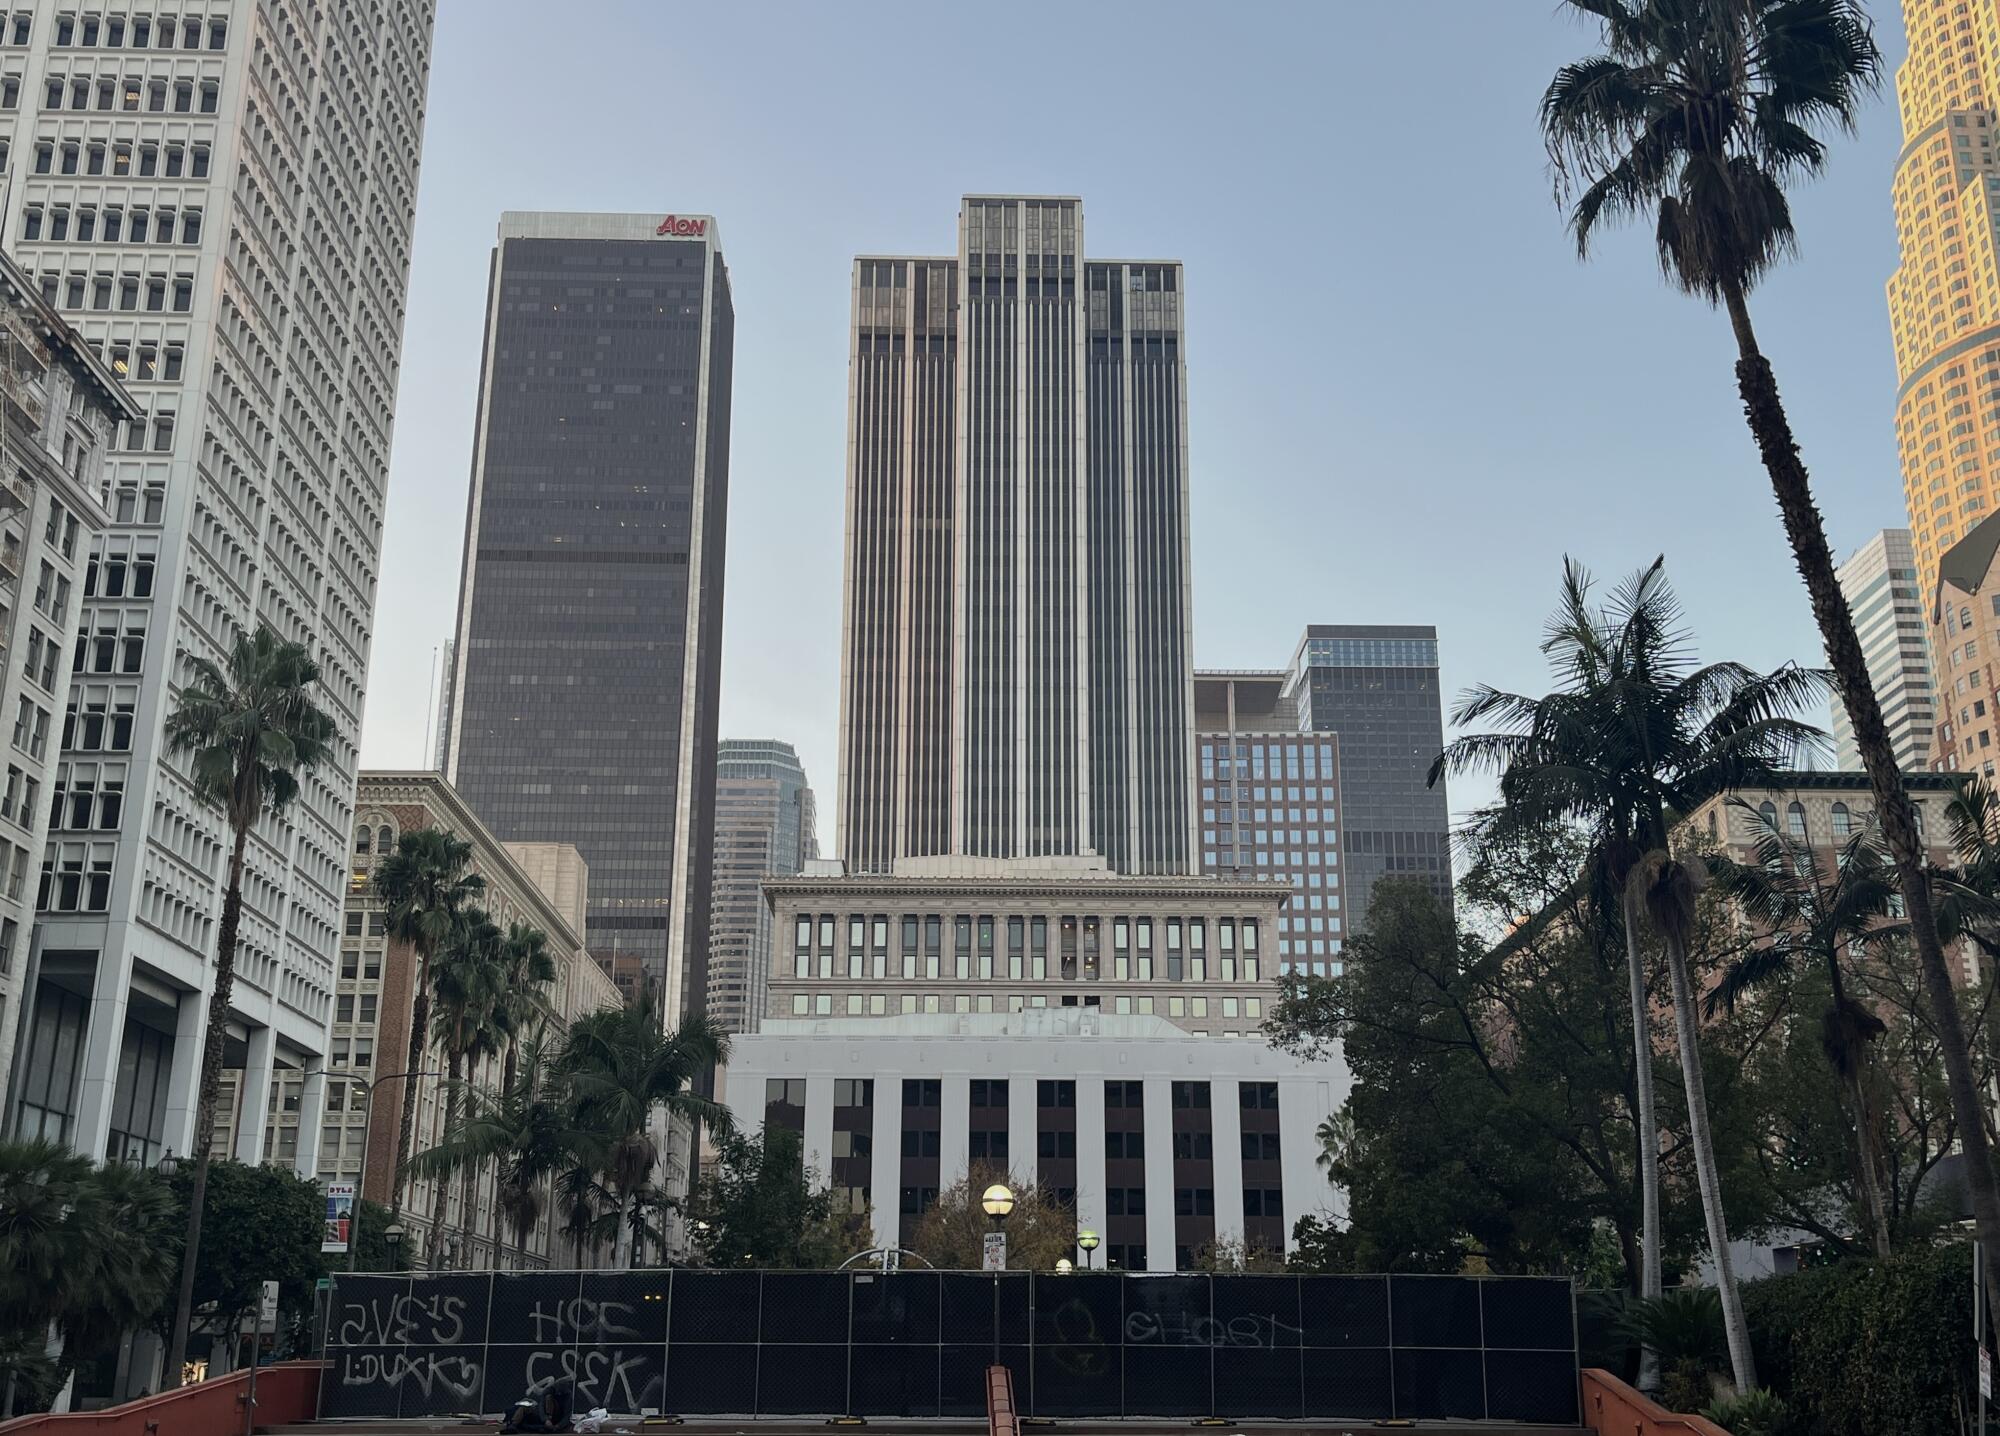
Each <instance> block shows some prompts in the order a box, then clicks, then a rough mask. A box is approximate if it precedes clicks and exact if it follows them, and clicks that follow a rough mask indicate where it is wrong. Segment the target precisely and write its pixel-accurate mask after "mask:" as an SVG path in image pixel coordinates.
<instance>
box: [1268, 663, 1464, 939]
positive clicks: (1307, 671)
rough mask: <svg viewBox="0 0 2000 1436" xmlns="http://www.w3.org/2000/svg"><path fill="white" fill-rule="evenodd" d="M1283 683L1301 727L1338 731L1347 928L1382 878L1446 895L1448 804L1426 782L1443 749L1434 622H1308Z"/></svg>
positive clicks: (1441, 791)
mask: <svg viewBox="0 0 2000 1436" xmlns="http://www.w3.org/2000/svg"><path fill="white" fill-rule="evenodd" d="M1287 683H1288V691H1289V694H1290V698H1291V702H1292V704H1293V706H1294V708H1295V709H1296V711H1297V714H1298V724H1299V729H1300V731H1302V732H1310V733H1333V734H1336V735H1338V737H1339V739H1340V746H1339V762H1340V826H1341V834H1342V837H1343V838H1344V839H1345V842H1346V859H1345V863H1344V866H1343V871H1344V872H1345V874H1346V877H1345V887H1346V895H1345V902H1346V908H1345V913H1346V926H1347V930H1348V931H1349V932H1352V931H1353V930H1354V929H1355V928H1357V927H1360V926H1363V925H1364V924H1365V923H1366V922H1367V919H1368V899H1369V897H1370V896H1371V894H1372V893H1373V892H1374V889H1375V884H1376V883H1377V882H1379V881H1380V880H1381V879H1383V878H1385V877H1416V878H1421V879H1423V880H1424V881H1425V882H1427V883H1429V884H1430V886H1431V888H1432V890H1433V891H1435V892H1436V893H1437V894H1438V896H1439V897H1441V898H1445V899H1447V900H1449V899H1450V897H1451V812H1450V809H1449V807H1448V806H1447V804H1446V802H1445V788H1444V784H1443V783H1442V782H1440V783H1439V784H1438V785H1437V786H1436V787H1434V788H1433V787H1431V786H1430V785H1429V783H1428V781H1427V780H1428V779H1429V777H1430V769H1431V764H1432V763H1433V762H1435V761H1436V759H1437V756H1438V754H1439V753H1440V752H1442V751H1443V750H1444V701H1443V695H1442V692H1441V690H1440V687H1439V683H1438V644H1437V630H1436V629H1435V628H1432V627H1431V626H1430V625H1428V624H1393V625H1384V624H1358V623H1315V624H1311V625H1309V626H1308V627H1307V628H1306V634H1305V637H1304V638H1302V639H1300V640H1299V646H1298V651H1297V652H1296V653H1295V654H1294V655H1293V657H1292V667H1291V672H1290V675H1289V677H1288V679H1287ZM1287 784H1288V785H1289V778H1288V779H1287ZM1293 916H1294V917H1296V916H1297V915H1296V914H1293Z"/></svg>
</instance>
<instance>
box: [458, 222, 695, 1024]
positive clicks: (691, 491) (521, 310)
mask: <svg viewBox="0 0 2000 1436" xmlns="http://www.w3.org/2000/svg"><path fill="white" fill-rule="evenodd" d="M708 265H709V255H708V251H707V250H706V248H705V247H703V246H698V245H683V244H653V243H646V242H643V241H603V240H588V241H586V240H562V239H518V238H510V239H507V240H504V241H503V242H502V245H501V248H500V250H499V251H498V252H497V253H496V256H495V263H494V270H493V275H494V284H495V286H496V288H497V290H498V296H497V299H498V303H497V311H498V312H497V313H496V315H495V317H494V319H493V321H492V324H491V326H490V330H489V333H488V336H487V355H486V376H485V378H486V385H487V387H486V390H485V391H484V394H483V398H482V411H481V414H480V417H479V424H480V431H481V451H482V453H483V455H484V462H483V463H482V466H481V468H480V471H479V472H478V473H477V474H476V475H475V487H476V492H475V494H474V496H473V504H474V514H475V517H476V522H475V523H471V524H468V533H467V550H468V551H467V554H466V563H465V569H466V587H465V593H466V595H467V598H466V599H463V600H462V605H463V607H464V610H465V611H463V612H462V613H461V634H462V636H463V641H462V642H461V644H460V646H459V654H458V663H459V685H460V692H459V695H458V697H457V701H456V705H455V715H454V726H455V742H456V747H457V760H456V767H455V772H454V781H455V785H456V786H457V787H458V789H459V791H460V792H461V793H462V794H463V795H464V796H465V797H466V799H467V801H468V802H469V803H470V804H472V806H474V807H475V808H476V809H477V810H478V811H479V813H480V814H481V816H482V817H483V818H484V819H485V820H486V822H487V824H488V826H489V827H490V828H491V829H492V830H493V831H494V832H495V834H496V835H497V836H499V837H501V838H502V839H539V840H548V839H553V840H559V841H565V842H571V843H574V844H576V846H577V847H578V848H579V849H580V850H581V851H582V852H583V854H584V857H585V860H586V861H587V862H589V863H590V865H591V887H590V907H589V912H588V915H587V940H588V941H589V943H590V946H591V948H592V950H593V951H594V952H596V953H597V954H599V956H600V957H601V958H602V959H605V960H607V961H608V960H609V959H611V958H614V957H617V956H620V955H625V954H632V955H636V956H638V957H639V958H640V959H641V962H642V964H643V967H644V970H645V971H646V972H647V973H648V975H649V977H650V978H651V979H652V980H654V981H656V982H657V981H659V980H660V979H661V978H663V976H664V974H665V972H666V969H667V964H668V960H669V955H668V952H667V947H668V935H669V931H670V926H671V913H670V911H669V909H670V904H671V900H672V891H673V869H674V863H675V861H676V855H675V853H674V851H673V849H674V844H675V828H674V825H675V814H676V810H677V805H678V804H679V802H680V799H681V797H682V796H683V795H682V794H681V793H680V791H679V788H680V785H681V783H683V782H686V783H688V784H690V785H691V788H692V791H691V792H690V794H688V795H687V796H688V797H689V799H690V805H691V813H692V830H693V831H697V832H698V831H704V830H705V826H704V825H705V824H707V823H711V822H712V804H713V777H712V774H713V752H714V749H713V727H714V702H713V692H712V689H713V685H714V682H715V681H716V679H717V678H718V677H719V669H717V667H716V665H717V663H718V662H719V651H714V650H718V649H719V632H720V630H719V625H720V611H719V610H720V602H719V595H720V591H721V580H722V547H721V534H722V532H723V528H722V525H723V523H724V522H725V521H726V474H727V459H728V392H729V388H728V381H729V368H730V363H729V356H730V352H731V347H730V346H731V339H732V333H731V323H732V310H731V306H730V302H729V295H728V288H727V279H726V275H725V273H724V271H723V269H722V267H721V263H720V260H719V258H718V259H716V260H715V269H714V273H713V274H712V275H711V274H710V272H709V269H708ZM711 296H712V300H711ZM711 302H712V303H713V308H714V313H713V317H712V323H711V329H710V340H711V347H710V349H709V351H708V354H707V355H706V358H707V360H708V363H707V369H708V382H709V410H708V413H707V415H706V418H707V427H708V433H707V461H708V462H707V468H706V470H705V472H703V473H702V474H697V473H696V472H695V459H696V453H697V429H698V426H699V424H700V421H701V420H702V418H703V415H702V414H701V412H700V410H699V407H698V406H699V397H700V392H701V379H702V371H703V360H704V357H705V356H704V354H703V351H702V347H701V333H702V319H703V309H704V306H706V305H708V304H710V303H711ZM697 485H699V486H701V489H702V493H701V499H702V504H701V507H702V515H701V522H702V538H703V545H704V546H703V556H702V564H701V590H700V592H698V593H696V594H693V595H690V593H689V591H688V589H689V582H690V560H691V549H692V545H693V542H694V538H695V534H694V524H695V507H696V505H695V499H696V488H697ZM691 597H692V598H693V599H694V600H695V601H696V602H697V603H701V604H702V605H703V607H702V609H701V611H700V613H699V615H698V617H699V623H698V643H699V645H700V654H699V661H698V663H697V665H696V668H697V673H698V677H697V693H696V695H695V702H694V703H693V705H692V709H693V719H694V722H695V724H696V728H697V733H696V737H697V743H696V753H695V759H694V765H693V771H692V772H691V773H689V774H687V775H683V774H681V772H680V770H679V761H680V746H681V745H680V738H681V735H680V732H679V725H680V719H681V714H682V711H683V707H684V705H683V701H682V700H683V688H684V686H685V681H686V665H685V662H684V660H685V656H686V655H685V651H684V646H685V630H686V617H687V605H688V603H689V600H690V598H691ZM711 599H712V600H713V602H712V603H711ZM704 734H706V735H707V746H706V748H704V747H703V746H702V739H703V735H704ZM696 868H697V869H698V870H694V871H690V873H689V874H688V876H687V878H686V879H685V882H686V887H687V898H686V912H685V914H684V916H685V931H684V934H683V951H684V952H685V953H686V954H687V956H688V960H687V963H686V969H687V972H686V978H687V981H688V982H689V984H690V986H691V988H692V989H693V990H695V991H698V990H699V982H700V976H701V970H702V969H703V968H705V964H706V956H707V941H706V937H707V923H708V903H707V892H706V888H707V884H708V881H709V879H708V874H707V872H706V871H705V864H698V865H696Z"/></svg>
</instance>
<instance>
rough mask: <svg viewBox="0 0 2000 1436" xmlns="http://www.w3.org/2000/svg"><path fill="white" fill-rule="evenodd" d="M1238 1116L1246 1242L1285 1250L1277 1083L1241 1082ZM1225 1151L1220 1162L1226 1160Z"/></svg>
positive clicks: (1282, 1170) (1273, 1249) (1220, 1157)
mask: <svg viewBox="0 0 2000 1436" xmlns="http://www.w3.org/2000/svg"><path fill="white" fill-rule="evenodd" d="M1233 1085H1234V1086H1235V1088H1236V1103H1237V1116H1238V1119H1239V1126H1240V1130H1241V1142H1242V1153H1241V1158H1240V1160H1241V1161H1242V1164H1243V1242H1244V1245H1245V1246H1246V1247H1249V1248H1252V1249H1254V1248H1257V1247H1263V1248H1266V1249H1268V1250H1270V1251H1276V1252H1282V1251H1283V1250H1284V1249H1285V1236H1286V1233H1287V1232H1288V1231H1289V1230H1290V1228H1289V1227H1288V1226H1287V1225H1286V1222H1285V1206H1284V1185H1285V1179H1284V1169H1283V1165H1282V1163H1281V1160H1280V1151H1279V1137H1278V1084H1277V1083H1275V1082H1238V1083H1235V1084H1233ZM1229 1158H1230V1154H1228V1153H1223V1154H1220V1155H1219V1156H1218V1157H1217V1160H1218V1161H1227V1160H1229Z"/></svg>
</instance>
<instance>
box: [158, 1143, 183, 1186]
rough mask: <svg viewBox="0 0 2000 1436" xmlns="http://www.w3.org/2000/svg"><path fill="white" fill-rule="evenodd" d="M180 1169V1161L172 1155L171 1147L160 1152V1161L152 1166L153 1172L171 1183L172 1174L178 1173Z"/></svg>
mask: <svg viewBox="0 0 2000 1436" xmlns="http://www.w3.org/2000/svg"><path fill="white" fill-rule="evenodd" d="M180 1169H181V1159H180V1158H179V1157H176V1156H175V1155H174V1149H173V1148H172V1147H169V1148H167V1150H166V1151H164V1152H162V1153H161V1154H160V1160H159V1161H157V1162H155V1163H154V1164H153V1170H154V1171H156V1172H158V1173H159V1174H160V1175H161V1176H163V1177H165V1178H166V1179H167V1180H168V1181H172V1180H173V1176H174V1173H175V1172H178V1171H179V1170H180Z"/></svg>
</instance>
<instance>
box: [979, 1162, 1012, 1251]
mask: <svg viewBox="0 0 2000 1436" xmlns="http://www.w3.org/2000/svg"><path fill="white" fill-rule="evenodd" d="M979 1205H980V1206H982V1207H984V1208H985V1209H986V1215H987V1216H989V1217H991V1218H992V1219H993V1230H992V1231H990V1232H988V1233H987V1234H986V1261H985V1266H986V1269H987V1270H988V1271H1005V1270H1007V1218H1008V1216H1009V1215H1010V1214H1011V1213H1012V1212H1013V1210H1014V1193H1013V1192H1012V1191H1011V1190H1010V1189H1009V1188H1008V1186H1007V1184H1006V1183H1005V1182H995V1183H994V1184H993V1185H992V1186H990V1187H988V1188H987V1189H986V1191H985V1193H984V1194H983V1195H982V1196H981V1197H980V1198H979Z"/></svg>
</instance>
